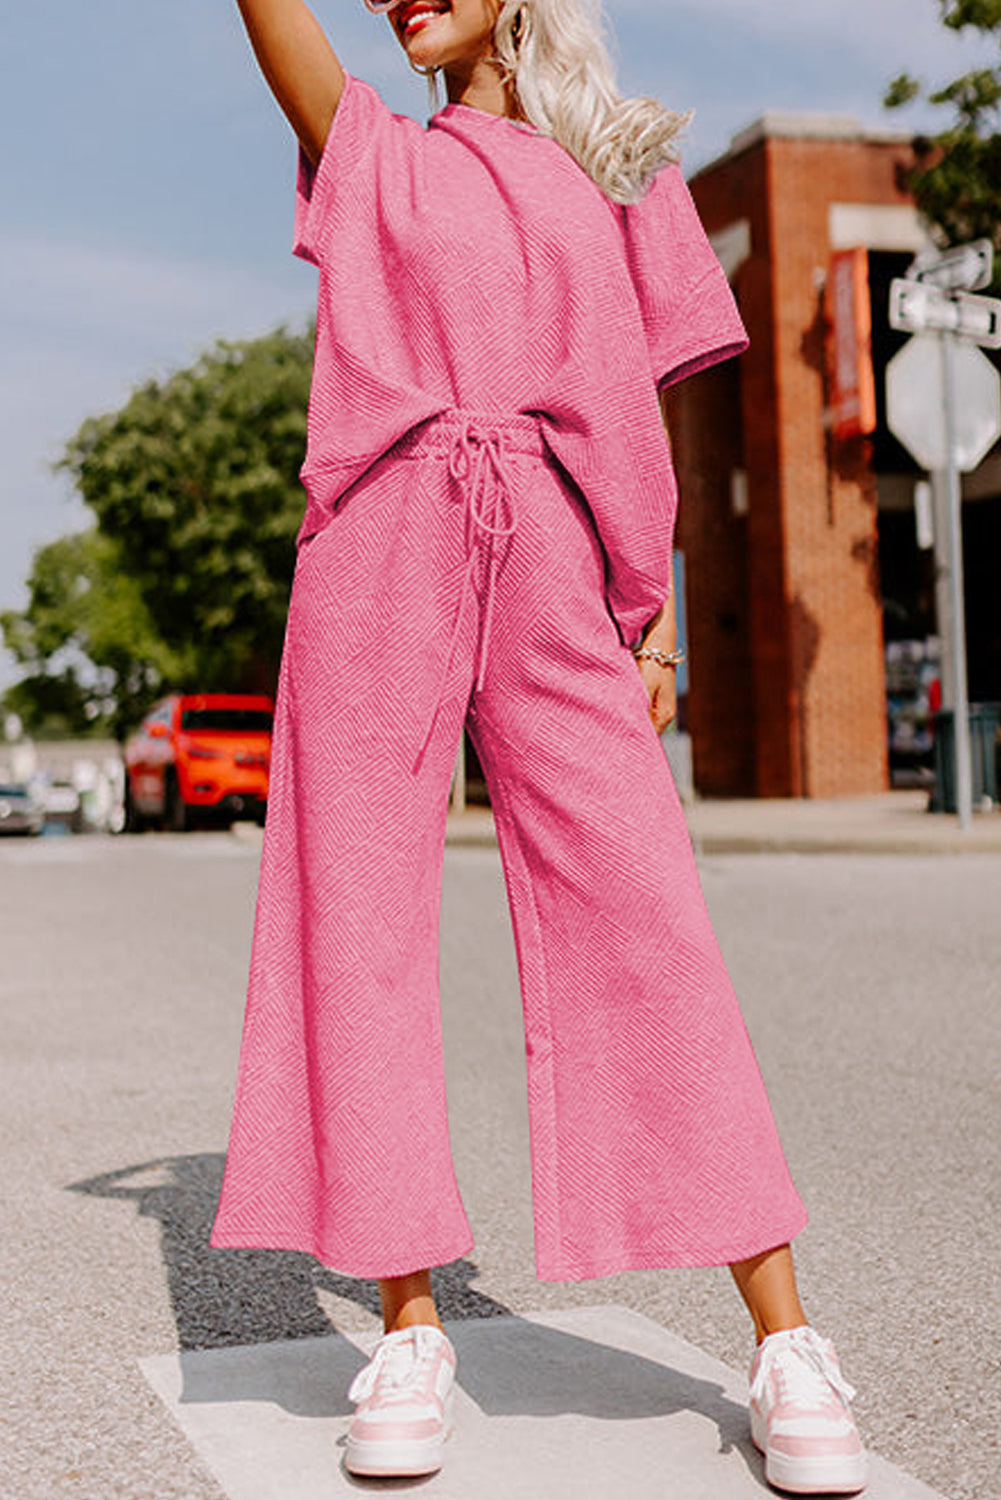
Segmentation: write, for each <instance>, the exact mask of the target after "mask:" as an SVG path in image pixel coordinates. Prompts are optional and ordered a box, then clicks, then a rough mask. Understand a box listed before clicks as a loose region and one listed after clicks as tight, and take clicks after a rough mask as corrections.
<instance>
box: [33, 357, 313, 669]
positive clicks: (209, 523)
mask: <svg viewBox="0 0 1001 1500" xmlns="http://www.w3.org/2000/svg"><path fill="white" fill-rule="evenodd" d="M311 363H312V336H311V333H309V332H307V333H305V334H302V335H294V334H290V333H288V332H287V331H286V330H284V329H279V330H278V331H277V332H275V333H272V334H270V335H268V336H267V337H265V338H261V339H255V340H253V341H249V342H245V343H218V344H217V345H216V346H215V347H214V348H213V349H211V350H210V351H209V352H208V353H206V354H205V355H203V356H202V357H201V358H200V359H199V360H198V361H197V362H196V363H195V364H194V365H193V366H191V367H190V368H189V369H185V370H181V371H178V372H177V373H176V374H174V375H172V376H170V377H169V378H168V379H166V380H163V381H150V382H148V383H147V384H145V385H143V386H141V387H140V388H139V389H137V390H136V391H135V392H134V394H133V395H132V397H131V399H130V400H129V401H128V402H127V404H126V405H125V406H124V407H123V408H122V409H121V410H120V411H118V412H114V413H110V414H108V415H106V416H101V417H94V418H91V419H89V420H88V421H86V422H85V423H84V424H83V426H82V427H81V428H80V430H79V432H77V434H76V436H75V437H74V438H73V439H72V440H71V441H70V443H69V444H68V446H67V449H66V453H65V455H64V457H63V459H62V462H61V467H62V468H64V469H66V470H67V471H68V472H69V473H70V474H71V475H72V477H73V479H74V480H75V482H76V485H77V487H78V489H79V491H80V494H81V495H82V497H83V499H84V500H85V501H86V503H87V504H88V505H89V506H90V508H91V509H92V510H93V511H94V513H95V515H96V517H97V521H98V526H99V528H100V531H101V533H102V534H103V536H104V537H105V538H108V539H110V540H111V541H112V542H113V543H114V545H115V548H116V550H117V556H118V558H119V560H120V565H121V567H122V569H123V570H124V572H125V573H126V574H127V576H128V578H129V580H130V582H131V583H132V584H133V585H134V586H135V588H136V590H137V591H138V594H139V596H140V597H141V599H142V602H143V605H144V607H145V609H146V611H147V614H148V618H149V621H150V624H151V627H152V629H153V630H154V631H155V632H156V633H157V634H158V635H159V637H160V638H161V640H162V641H163V642H164V643H165V645H166V647H167V649H168V650H169V652H170V653H171V655H172V657H173V659H174V660H175V661H183V662H184V663H185V664H186V667H187V672H188V681H187V683H180V682H177V683H172V684H171V686H178V687H182V686H187V687H188V688H189V689H202V690H206V691H207V690H212V689H214V690H223V689H231V690H232V689H240V688H247V687H265V686H271V685H273V682H274V680H275V677H276V675H277V666H278V661H279V658H280V655H281V645H282V637H283V632H284V624H285V617H286V613H287V607H288V593H289V586H290V582H291V577H292V570H293V566H294V561H295V547H294V542H295V533H296V530H297V527H298V524H299V520H300V518H301V515H302V509H303V499H302V491H301V488H300V485H299V481H298V471H299V466H300V464H301V462H302V458H303V454H304V451H305V444H306V407H307V400H308V394H309V381H310V369H311Z"/></svg>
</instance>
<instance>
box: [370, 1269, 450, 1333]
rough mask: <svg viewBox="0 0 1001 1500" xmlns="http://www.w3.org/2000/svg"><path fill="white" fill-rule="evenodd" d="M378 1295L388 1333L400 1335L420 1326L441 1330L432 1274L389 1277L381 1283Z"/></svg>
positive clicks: (417, 1273) (416, 1273)
mask: <svg viewBox="0 0 1001 1500" xmlns="http://www.w3.org/2000/svg"><path fill="white" fill-rule="evenodd" d="M379 1294H380V1296H381V1298H382V1322H383V1326H384V1328H385V1330H386V1332H387V1333H397V1332H398V1331H399V1330H400V1329H401V1328H412V1327H413V1326H414V1325H415V1324H417V1323H425V1324H430V1326H431V1327H432V1328H440V1327H441V1319H440V1318H439V1316H438V1309H437V1308H436V1307H435V1304H434V1296H433V1294H432V1291H431V1273H430V1271H414V1272H413V1273H411V1274H410V1275H408V1276H391V1277H387V1278H386V1279H385V1280H383V1281H380V1282H379Z"/></svg>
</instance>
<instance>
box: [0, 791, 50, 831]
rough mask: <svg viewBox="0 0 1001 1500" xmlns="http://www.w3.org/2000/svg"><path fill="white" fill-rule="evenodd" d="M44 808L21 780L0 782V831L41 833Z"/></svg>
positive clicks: (43, 823) (43, 821) (43, 824)
mask: <svg viewBox="0 0 1001 1500" xmlns="http://www.w3.org/2000/svg"><path fill="white" fill-rule="evenodd" d="M44 826H45V808H44V807H43V806H42V803H41V802H40V800H39V799H38V797H37V796H36V795H35V793H34V791H33V790H32V789H31V787H30V786H27V785H26V784H25V783H24V782H23V781H7V782H3V783H0V833H25V834H31V833H41V831H42V829H43V827H44Z"/></svg>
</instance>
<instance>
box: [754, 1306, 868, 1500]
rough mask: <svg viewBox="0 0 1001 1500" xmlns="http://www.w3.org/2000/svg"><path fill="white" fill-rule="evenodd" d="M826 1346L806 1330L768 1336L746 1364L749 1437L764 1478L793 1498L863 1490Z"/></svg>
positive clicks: (851, 1430)
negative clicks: (759, 1453) (762, 1457)
mask: <svg viewBox="0 0 1001 1500" xmlns="http://www.w3.org/2000/svg"><path fill="white" fill-rule="evenodd" d="M854 1395H855V1392H854V1391H853V1390H852V1388H851V1386H850V1385H849V1384H848V1382H847V1381H846V1380H845V1378H844V1376H843V1375H842V1374H841V1369H840V1367H839V1365H838V1357H837V1355H836V1354H835V1352H834V1345H833V1344H832V1343H830V1342H829V1341H828V1340H827V1339H823V1338H821V1337H820V1335H819V1334H818V1333H816V1332H815V1331H814V1329H812V1328H807V1327H803V1328H792V1329H789V1330H787V1331H785V1332H782V1333H772V1334H769V1336H768V1338H766V1339H765V1340H764V1342H763V1343H761V1344H759V1345H758V1349H757V1353H756V1354H755V1356H754V1360H753V1363H752V1364H751V1401H750V1407H751V1437H752V1438H753V1439H754V1443H755V1445H756V1447H758V1448H760V1449H761V1451H762V1453H763V1454H764V1455H765V1478H766V1479H767V1480H768V1482H769V1484H773V1485H775V1487H776V1488H777V1489H780V1490H791V1491H793V1493H794V1494H797V1495H831V1494H834V1495H848V1494H854V1493H855V1492H856V1491H857V1490H861V1489H864V1488H865V1482H866V1459H865V1450H864V1449H863V1447H862V1440H861V1439H860V1437H859V1435H858V1429H857V1428H856V1426H855V1422H854V1419H853V1417H852V1414H851V1411H850V1410H849V1407H848V1403H849V1401H851V1400H852V1398H853V1397H854Z"/></svg>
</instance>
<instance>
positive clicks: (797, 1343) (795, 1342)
mask: <svg viewBox="0 0 1001 1500" xmlns="http://www.w3.org/2000/svg"><path fill="white" fill-rule="evenodd" d="M790 1356H793V1357H790ZM773 1373H774V1375H775V1379H776V1381H777V1383H778V1387H779V1400H780V1402H781V1403H782V1405H789V1406H793V1407H799V1408H801V1409H813V1410H815V1409H816V1408H817V1407H818V1406H824V1405H825V1404H826V1403H827V1402H828V1401H829V1400H830V1397H831V1391H832V1390H834V1391H836V1392H837V1394H838V1395H839V1396H840V1397H841V1399H842V1400H843V1401H844V1402H846V1403H847V1402H849V1401H852V1400H854V1397H855V1390H854V1388H853V1387H852V1386H850V1385H849V1384H848V1381H847V1380H846V1379H845V1377H844V1376H843V1375H842V1373H841V1370H840V1368H839V1366H838V1362H837V1360H836V1359H835V1358H834V1356H833V1354H832V1353H830V1352H829V1351H828V1350H827V1349H825V1348H824V1346H823V1345H822V1344H821V1342H820V1340H819V1339H818V1338H817V1337H816V1335H813V1336H808V1335H804V1336H801V1337H798V1338H796V1337H794V1338H791V1339H789V1340H788V1341H784V1342H778V1343H776V1344H766V1345H765V1346H764V1348H763V1350H762V1353H761V1360H760V1363H759V1365H758V1368H757V1371H756V1373H755V1377H754V1381H753V1383H752V1385H751V1399H752V1400H754V1401H758V1402H761V1401H763V1400H764V1398H765V1397H766V1394H767V1387H768V1381H769V1378H770V1377H771V1375H772V1374H773Z"/></svg>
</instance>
